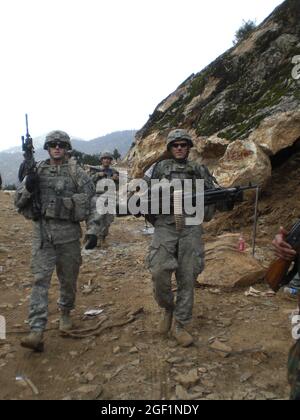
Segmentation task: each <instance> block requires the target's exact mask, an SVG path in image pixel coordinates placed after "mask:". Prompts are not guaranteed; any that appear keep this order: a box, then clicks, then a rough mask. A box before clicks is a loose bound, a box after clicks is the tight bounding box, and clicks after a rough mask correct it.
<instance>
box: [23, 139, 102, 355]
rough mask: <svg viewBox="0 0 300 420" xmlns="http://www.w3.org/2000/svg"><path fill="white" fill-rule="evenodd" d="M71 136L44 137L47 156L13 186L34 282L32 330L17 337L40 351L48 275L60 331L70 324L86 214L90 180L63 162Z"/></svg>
mask: <svg viewBox="0 0 300 420" xmlns="http://www.w3.org/2000/svg"><path fill="white" fill-rule="evenodd" d="M71 148H72V146H71V142H70V137H69V136H68V134H67V133H65V132H63V131H53V132H50V133H49V134H48V135H47V136H46V141H45V145H44V149H45V150H47V151H48V153H49V156H50V159H49V160H46V161H43V162H40V163H38V164H37V171H36V173H35V174H30V175H28V176H27V177H26V178H25V179H24V180H23V183H22V184H21V185H20V187H19V188H18V191H17V193H16V199H15V204H16V207H17V208H18V210H19V212H20V213H21V214H23V215H24V216H25V217H27V218H29V219H34V220H33V225H34V226H33V228H34V231H33V249H32V273H33V274H34V284H33V289H32V294H31V301H30V312H29V325H30V328H31V333H30V334H29V336H28V337H26V338H24V339H23V340H22V342H21V345H22V346H23V347H26V348H29V349H32V350H35V351H43V349H44V342H43V332H44V330H45V328H46V324H47V318H48V290H49V287H50V282H51V278H52V274H53V272H54V270H55V269H56V273H57V276H58V279H59V282H60V300H59V302H58V304H59V307H60V310H61V316H60V326H59V328H60V330H61V331H66V330H70V329H71V328H72V320H71V317H70V311H71V310H72V309H73V308H74V304H75V297H76V284H77V278H78V274H79V269H80V265H81V250H80V237H81V227H80V222H81V221H84V220H88V218H89V217H90V214H91V199H92V197H93V196H94V194H95V188H94V184H93V183H92V181H91V180H90V178H89V177H88V175H87V174H86V173H85V171H84V170H83V169H81V168H80V167H79V166H78V165H77V164H76V162H68V160H67V158H66V154H67V150H70V149H71ZM36 190H38V191H39V202H40V208H41V209H40V215H39V217H38V218H36V217H33V212H32V206H31V203H32V196H33V193H34V191H36Z"/></svg>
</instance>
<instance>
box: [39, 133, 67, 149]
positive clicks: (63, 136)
mask: <svg viewBox="0 0 300 420" xmlns="http://www.w3.org/2000/svg"><path fill="white" fill-rule="evenodd" d="M53 141H59V142H61V143H65V144H66V145H67V148H68V149H69V150H72V144H71V139H70V136H69V135H68V134H67V133H65V132H64V131H61V130H55V131H50V133H48V134H47V136H46V140H45V143H44V149H45V150H48V145H49V143H51V142H53Z"/></svg>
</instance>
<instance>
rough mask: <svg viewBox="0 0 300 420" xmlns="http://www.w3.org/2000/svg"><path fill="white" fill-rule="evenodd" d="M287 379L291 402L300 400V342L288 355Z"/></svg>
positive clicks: (299, 341)
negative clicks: (289, 386)
mask: <svg viewBox="0 0 300 420" xmlns="http://www.w3.org/2000/svg"><path fill="white" fill-rule="evenodd" d="M288 379H289V383H290V385H291V387H292V390H291V400H294V401H295V400H297V401H298V400H300V340H298V341H297V343H296V344H295V345H294V346H293V347H292V349H291V351H290V354H289V361H288Z"/></svg>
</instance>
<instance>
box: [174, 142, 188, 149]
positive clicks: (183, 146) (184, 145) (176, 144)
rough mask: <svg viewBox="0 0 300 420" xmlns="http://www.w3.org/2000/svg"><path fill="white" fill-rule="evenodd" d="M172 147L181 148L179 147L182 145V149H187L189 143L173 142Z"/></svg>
mask: <svg viewBox="0 0 300 420" xmlns="http://www.w3.org/2000/svg"><path fill="white" fill-rule="evenodd" d="M172 147H174V149H179V147H181V148H182V149H186V148H187V147H188V144H187V143H173V144H172Z"/></svg>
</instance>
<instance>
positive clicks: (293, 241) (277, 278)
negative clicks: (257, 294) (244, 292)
mask: <svg viewBox="0 0 300 420" xmlns="http://www.w3.org/2000/svg"><path fill="white" fill-rule="evenodd" d="M285 241H286V242H287V243H288V244H289V245H291V247H292V248H293V249H295V250H296V251H297V253H298V255H299V253H300V220H299V221H298V222H297V223H296V224H295V225H294V226H293V227H292V229H291V231H290V232H289V234H288V235H287V237H286V239H285ZM292 263H293V261H286V260H283V259H281V258H278V259H277V260H275V261H273V262H272V264H271V265H270V267H269V269H268V271H267V274H266V276H265V280H266V282H267V283H268V285H269V286H270V287H271V289H272V290H274V292H275V293H277V292H278V290H279V289H280V288H281V287H283V286H285V285H286V284H288V283H289V282H290V281H291V280H292V279H293V276H294V275H295V274H296V273H297V271H298V260H297V259H296V261H295V264H294V268H293V270H291V271H290V272H289V268H290V266H291V265H292Z"/></svg>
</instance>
